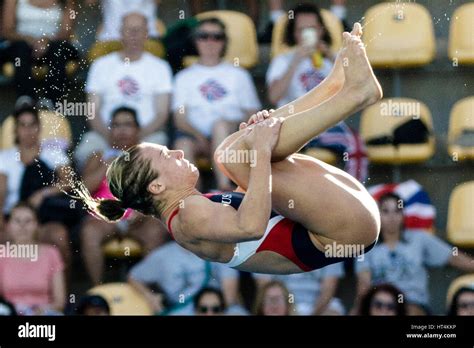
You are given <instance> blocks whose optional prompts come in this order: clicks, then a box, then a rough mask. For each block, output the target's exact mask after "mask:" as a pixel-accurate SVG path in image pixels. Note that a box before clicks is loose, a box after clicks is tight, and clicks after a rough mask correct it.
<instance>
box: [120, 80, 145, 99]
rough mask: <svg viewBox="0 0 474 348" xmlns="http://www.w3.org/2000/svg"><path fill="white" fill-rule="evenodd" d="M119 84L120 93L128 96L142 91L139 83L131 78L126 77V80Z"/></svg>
mask: <svg viewBox="0 0 474 348" xmlns="http://www.w3.org/2000/svg"><path fill="white" fill-rule="evenodd" d="M117 84H118V87H119V89H120V92H121V93H122V94H123V95H126V96H131V95H134V94H136V93H137V92H138V91H139V90H140V86H139V85H138V82H137V81H136V80H135V79H134V78H133V77H130V76H125V77H124V78H122V79H120V80H119V81H118V82H117Z"/></svg>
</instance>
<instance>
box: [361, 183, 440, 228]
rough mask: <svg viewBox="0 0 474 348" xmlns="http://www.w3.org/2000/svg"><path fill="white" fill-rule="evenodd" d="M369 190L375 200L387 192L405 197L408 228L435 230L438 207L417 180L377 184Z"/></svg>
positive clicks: (404, 204)
mask: <svg viewBox="0 0 474 348" xmlns="http://www.w3.org/2000/svg"><path fill="white" fill-rule="evenodd" d="M368 190H369V193H370V194H371V195H372V197H374V199H375V200H378V199H379V198H380V197H381V196H382V195H384V194H386V193H395V194H396V195H398V196H400V198H401V199H403V207H404V209H403V211H404V215H405V228H406V229H408V230H409V229H425V230H428V231H432V230H433V227H434V222H435V218H436V208H435V207H434V205H433V204H431V200H430V197H429V195H428V193H427V192H426V191H425V190H424V189H423V187H422V186H421V185H420V184H419V183H418V182H416V181H415V180H408V181H405V182H402V183H399V184H380V185H375V186H371V187H369V188H368Z"/></svg>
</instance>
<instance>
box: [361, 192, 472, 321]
mask: <svg viewBox="0 0 474 348" xmlns="http://www.w3.org/2000/svg"><path fill="white" fill-rule="evenodd" d="M379 209H380V216H381V234H380V238H379V242H378V244H377V245H376V246H375V247H374V249H373V250H371V251H370V252H369V253H367V254H366V255H365V257H364V260H363V261H360V262H356V272H357V278H358V286H357V297H356V307H357V305H358V304H357V302H358V298H359V297H361V296H362V295H363V294H364V293H365V292H366V291H367V289H368V288H369V287H370V284H374V285H378V284H380V283H390V284H393V285H394V286H396V287H397V288H399V289H400V290H401V291H402V292H403V293H404V294H405V295H406V302H407V313H408V315H423V314H427V313H429V293H428V270H427V267H441V266H444V265H447V264H450V265H451V266H453V267H455V268H457V269H460V270H463V271H466V272H473V271H474V260H473V259H472V258H471V257H469V256H467V255H466V254H464V253H461V252H459V253H458V252H454V251H453V249H452V248H451V246H450V245H449V244H447V243H446V242H444V241H442V240H441V239H439V238H438V237H436V236H434V235H431V234H429V233H427V232H417V231H411V232H404V225H403V201H402V200H401V198H400V197H399V196H397V195H395V194H393V193H388V194H385V195H383V196H381V197H380V199H379Z"/></svg>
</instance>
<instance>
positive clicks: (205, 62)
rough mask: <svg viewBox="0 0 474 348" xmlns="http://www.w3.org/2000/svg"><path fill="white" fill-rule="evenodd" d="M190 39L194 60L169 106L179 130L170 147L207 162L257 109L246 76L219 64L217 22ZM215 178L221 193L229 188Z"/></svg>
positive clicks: (221, 43) (222, 41) (220, 29)
mask: <svg viewBox="0 0 474 348" xmlns="http://www.w3.org/2000/svg"><path fill="white" fill-rule="evenodd" d="M194 39H195V44H196V48H197V51H198V53H199V61H198V62H197V63H196V64H194V65H192V66H191V67H189V68H187V69H184V70H183V71H181V72H180V73H178V74H177V76H176V81H175V86H174V95H173V104H172V108H173V111H174V115H175V123H176V127H177V130H178V131H177V134H176V140H175V144H174V147H175V148H177V149H181V150H183V151H184V153H185V156H186V158H188V159H189V160H190V161H194V160H195V157H196V156H197V155H198V154H204V155H206V156H209V157H212V156H211V154H212V153H213V152H214V150H215V149H216V147H217V146H218V145H219V144H220V143H221V142H222V141H223V140H224V139H225V138H226V137H227V136H228V135H229V134H231V133H233V132H234V131H235V130H236V129H237V128H238V124H239V123H240V122H242V121H244V120H246V119H247V118H248V116H250V115H252V114H253V113H255V112H256V111H257V110H258V109H260V107H261V104H260V101H259V99H258V95H257V92H256V89H255V86H254V84H253V81H252V78H251V76H250V74H249V73H248V72H247V71H246V70H244V69H242V68H240V67H236V66H233V65H232V64H229V63H227V62H224V61H223V60H222V57H223V56H224V54H225V46H226V43H227V36H226V34H225V26H224V24H223V23H222V22H221V21H219V20H218V19H216V18H210V19H206V20H203V21H201V22H200V24H199V25H198V26H197V27H196V29H195V32H194ZM215 175H216V181H217V186H218V188H219V189H220V190H229V189H232V188H231V186H230V182H229V180H228V179H227V178H226V177H225V176H224V175H223V174H222V173H220V172H215Z"/></svg>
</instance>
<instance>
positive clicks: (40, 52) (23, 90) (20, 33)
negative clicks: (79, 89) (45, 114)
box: [2, 0, 78, 106]
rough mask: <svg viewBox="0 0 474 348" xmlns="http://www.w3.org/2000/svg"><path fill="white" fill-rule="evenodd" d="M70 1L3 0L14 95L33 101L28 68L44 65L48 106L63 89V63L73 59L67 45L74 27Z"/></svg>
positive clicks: (72, 54)
mask: <svg viewBox="0 0 474 348" xmlns="http://www.w3.org/2000/svg"><path fill="white" fill-rule="evenodd" d="M74 11H75V8H74V1H73V0H66V1H58V0H36V1H31V0H5V1H4V4H3V12H2V16H3V18H2V26H3V28H2V32H3V36H4V38H5V39H6V40H8V41H10V45H9V47H8V49H7V55H8V58H9V60H11V61H12V62H13V63H14V66H15V81H14V82H15V87H16V88H17V95H18V96H20V95H28V96H30V97H32V98H36V97H37V95H36V92H35V90H37V89H36V88H35V85H34V80H33V79H32V66H33V64H34V63H41V64H44V65H47V66H48V74H47V76H46V79H45V83H44V85H45V87H44V91H45V95H44V97H45V98H46V99H49V100H51V103H50V104H51V105H50V106H52V104H53V103H56V102H57V101H59V100H60V99H61V97H62V96H63V93H64V91H65V90H66V88H65V87H66V81H67V77H66V63H67V61H68V60H71V59H77V58H78V53H77V50H76V49H75V48H74V47H73V46H72V45H71V43H70V42H69V39H70V36H71V33H72V30H73V28H74V18H75V16H72V15H71V13H74Z"/></svg>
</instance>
